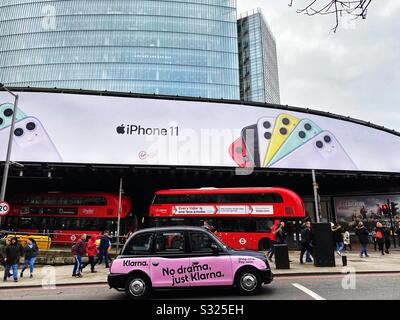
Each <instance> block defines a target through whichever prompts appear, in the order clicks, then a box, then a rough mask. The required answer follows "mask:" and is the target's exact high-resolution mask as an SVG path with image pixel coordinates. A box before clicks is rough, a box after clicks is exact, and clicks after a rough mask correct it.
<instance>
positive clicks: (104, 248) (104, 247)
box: [96, 230, 111, 268]
mask: <svg viewBox="0 0 400 320" xmlns="http://www.w3.org/2000/svg"><path fill="white" fill-rule="evenodd" d="M110 249H111V241H110V237H109V232H108V230H106V231H104V232H103V235H102V236H101V238H100V245H99V258H98V259H97V261H96V264H97V263H99V264H102V263H103V259H104V262H105V264H106V268H109V263H110V260H111V259H110V254H109V252H110Z"/></svg>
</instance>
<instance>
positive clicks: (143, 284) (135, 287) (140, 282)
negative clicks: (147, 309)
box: [125, 274, 151, 300]
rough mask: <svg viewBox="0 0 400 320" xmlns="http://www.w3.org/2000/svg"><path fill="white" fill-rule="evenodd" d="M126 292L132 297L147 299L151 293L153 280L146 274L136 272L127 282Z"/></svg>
mask: <svg viewBox="0 0 400 320" xmlns="http://www.w3.org/2000/svg"><path fill="white" fill-rule="evenodd" d="M125 293H126V295H127V296H128V297H129V298H130V299H134V300H140V299H146V298H147V297H148V296H149V295H150V293H151V282H150V280H149V279H148V278H147V277H146V276H145V275H142V274H134V275H132V276H130V277H129V279H128V281H127V282H126V285H125Z"/></svg>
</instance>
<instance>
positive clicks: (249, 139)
mask: <svg viewBox="0 0 400 320" xmlns="http://www.w3.org/2000/svg"><path fill="white" fill-rule="evenodd" d="M12 103H13V99H12V97H11V96H10V95H8V94H6V93H4V92H0V159H1V160H3V159H5V158H6V150H7V142H8V137H9V133H10V125H11V117H12V114H13V112H12V109H13V104H12ZM16 120H17V122H16V125H15V129H14V131H13V148H12V156H11V159H12V160H13V161H18V162H47V163H83V164H119V165H163V166H164V165H173V166H207V167H242V168H246V167H264V168H277V169H278V168H284V169H316V170H348V171H372V172H400V160H399V159H400V136H399V135H397V134H395V133H390V132H387V131H383V130H379V129H375V128H372V127H369V126H366V125H362V124H358V123H355V122H351V121H344V120H339V119H335V118H332V117H328V116H321V115H314V114H311V113H306V112H304V113H302V112H292V111H288V110H286V109H282V110H280V109H276V108H267V107H257V106H249V105H239V104H229V103H211V102H199V101H179V100H178V101H177V100H163V99H150V98H149V99H144V98H133V97H112V96H107V97H105V96H96V95H82V94H81V95H80V94H61V93H40V92H21V93H20V99H19V108H18V110H17V113H16ZM389 149H390V154H389V153H388V151H387V150H389Z"/></svg>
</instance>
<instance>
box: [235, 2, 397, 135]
mask: <svg viewBox="0 0 400 320" xmlns="http://www.w3.org/2000/svg"><path fill="white" fill-rule="evenodd" d="M237 1H238V13H241V12H244V11H246V10H250V9H253V8H257V7H259V8H261V9H262V10H263V12H264V15H265V17H266V18H267V20H268V23H269V25H270V27H271V29H272V31H273V33H274V35H275V37H276V40H277V47H278V62H279V76H280V88H281V103H282V104H289V105H295V106H300V107H307V108H312V109H318V110H323V111H330V112H333V113H339V114H342V115H346V116H347V115H348V116H351V117H355V118H358V119H362V120H366V121H371V122H373V123H375V124H379V125H384V126H385V127H388V128H390V129H396V130H397V131H400V20H399V18H400V0H385V1H381V0H374V1H372V4H371V6H370V9H369V12H368V17H367V19H366V20H358V21H355V22H354V21H351V20H350V19H348V18H347V19H345V20H344V21H343V23H340V26H339V29H338V32H337V33H332V32H330V30H331V28H332V27H333V26H334V24H335V21H334V16H324V17H321V16H318V17H317V16H314V17H308V16H305V15H300V14H297V13H296V8H301V7H302V4H303V5H304V3H306V2H307V1H310V0H297V3H298V5H296V6H295V7H292V8H291V7H289V6H288V3H289V0H237ZM320 1H324V2H326V0H320Z"/></svg>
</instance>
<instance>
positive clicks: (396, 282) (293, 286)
mask: <svg viewBox="0 0 400 320" xmlns="http://www.w3.org/2000/svg"><path fill="white" fill-rule="evenodd" d="M151 298H152V299H156V300H158V299H166V300H169V299H172V300H184V299H191V300H192V299H193V300H201V299H207V300H218V299H229V300H236V299H252V300H253V299H259V300H341V299H345V300H393V299H394V300H400V275H399V274H363V275H357V276H356V278H355V281H354V279H349V278H345V279H344V276H343V275H330V276H328V275H323V276H307V277H305V276H302V277H279V278H275V280H274V281H273V283H272V284H269V285H265V286H264V287H263V290H262V292H261V293H260V294H258V295H256V296H253V297H242V296H240V295H238V294H237V293H236V292H235V291H233V290H229V289H219V290H215V289H200V290H173V291H172V290H167V291H159V292H156V293H154V294H153V295H152V297H151ZM23 299H33V300H88V299H90V300H125V299H127V298H126V297H125V294H124V293H121V292H117V291H115V290H110V289H109V288H108V287H107V285H79V286H64V287H57V288H56V289H52V290H44V289H42V288H19V289H2V290H1V294H0V300H23Z"/></svg>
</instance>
